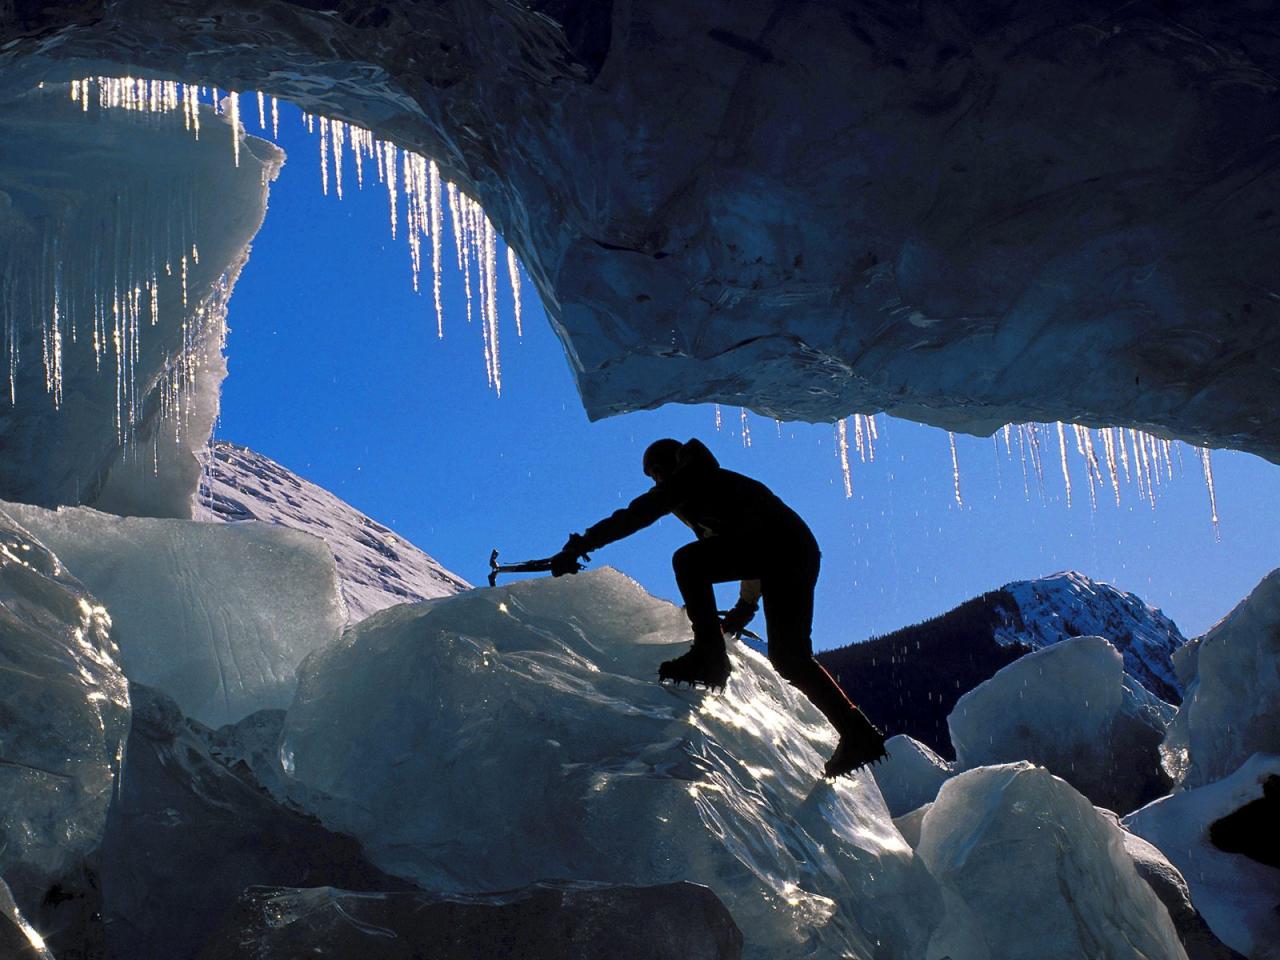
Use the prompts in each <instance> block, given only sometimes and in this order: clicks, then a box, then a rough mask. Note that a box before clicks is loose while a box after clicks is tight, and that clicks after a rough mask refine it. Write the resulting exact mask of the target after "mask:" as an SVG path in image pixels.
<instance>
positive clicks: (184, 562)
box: [0, 504, 346, 726]
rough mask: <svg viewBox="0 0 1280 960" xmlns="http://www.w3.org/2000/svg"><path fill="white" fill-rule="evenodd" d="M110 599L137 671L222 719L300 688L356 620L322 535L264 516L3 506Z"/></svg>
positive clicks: (212, 718) (190, 711)
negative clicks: (313, 659) (216, 518)
mask: <svg viewBox="0 0 1280 960" xmlns="http://www.w3.org/2000/svg"><path fill="white" fill-rule="evenodd" d="M0 508H2V509H4V510H7V511H9V512H10V514H11V515H12V516H14V517H16V518H20V520H21V523H22V524H23V525H24V526H26V527H28V529H31V530H32V531H34V532H37V535H38V536H39V537H40V539H41V541H42V542H44V543H45V544H46V545H48V546H50V547H51V548H52V549H54V550H55V551H57V554H58V557H59V558H60V559H61V560H62V562H63V563H65V564H66V566H67V568H68V569H69V570H71V571H72V572H73V573H74V574H75V575H76V576H77V577H78V578H80V580H81V581H83V582H84V583H86V584H89V585H91V589H92V590H93V591H94V594H95V596H97V597H98V600H99V601H100V602H101V603H103V604H105V605H106V609H107V611H108V612H109V613H110V616H111V619H112V622H113V624H114V632H113V637H114V639H115V641H116V643H118V644H119V647H120V655H121V662H122V664H123V667H124V671H125V673H126V674H127V675H128V676H129V679H131V680H137V681H139V682H141V683H145V684H148V685H150V686H154V687H157V688H159V689H160V690H162V691H164V692H165V693H167V694H169V695H170V696H172V697H173V698H174V699H175V700H176V701H177V702H178V705H179V706H180V707H181V708H182V710H183V712H184V713H186V714H187V715H188V716H191V717H194V718H196V719H197V720H200V721H201V722H203V723H207V724H210V725H212V726H218V725H221V724H224V723H231V722H234V721H236V720H239V719H241V718H242V717H243V716H245V715H246V714H248V713H252V712H253V711H255V710H261V709H264V708H269V707H283V706H285V705H287V704H288V703H289V701H290V699H291V698H292V696H293V690H294V685H295V683H296V670H297V667H298V664H299V663H301V662H302V660H303V658H304V657H305V656H306V655H307V654H308V653H310V652H311V651H313V650H317V649H320V648H322V647H324V646H327V645H328V644H330V643H333V642H334V641H335V640H336V639H337V636H338V631H339V630H340V629H341V627H342V624H343V623H344V622H345V620H346V610H345V608H344V607H343V604H342V598H341V595H340V593H339V588H338V580H337V573H336V571H335V568H334V562H333V554H332V553H330V551H329V548H328V547H326V546H325V544H324V543H323V541H321V540H319V539H317V538H315V537H312V536H310V535H309V534H305V533H301V532H299V531H296V530H290V529H287V528H285V527H280V526H275V525H271V524H264V523H246V524H235V525H224V524H209V523H198V522H196V521H193V520H172V519H159V518H149V517H117V516H113V515H111V514H106V513H100V512H98V511H96V510H91V509H89V508H87V507H64V508H62V509H60V510H57V511H52V510H45V509H43V508H41V507H32V506H27V505H24V504H0Z"/></svg>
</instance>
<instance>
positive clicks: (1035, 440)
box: [71, 77, 1218, 532]
mask: <svg viewBox="0 0 1280 960" xmlns="http://www.w3.org/2000/svg"><path fill="white" fill-rule="evenodd" d="M95 88H96V91H97V97H96V100H97V103H98V105H99V106H100V107H103V108H118V109H125V110H137V111H145V112H150V113H176V112H178V111H181V113H182V116H183V122H184V125H185V127H186V129H188V130H189V131H191V132H192V134H193V136H195V137H196V138H197V139H198V138H199V136H200V104H201V102H202V97H205V96H207V97H209V100H210V103H211V105H212V107H213V109H214V112H215V113H225V114H226V115H227V119H228V121H229V122H230V123H231V125H232V127H233V136H232V138H231V139H232V150H233V162H234V163H235V164H236V166H239V164H240V133H241V132H242V131H243V129H244V124H243V121H242V115H241V106H240V95H239V93H237V92H234V91H227V95H226V98H225V99H223V98H222V97H220V96H219V91H218V89H217V88H216V87H204V86H198V85H192V84H185V83H178V82H176V81H169V80H143V79H137V78H128V77H124V78H114V77H89V78H84V79H82V80H78V81H72V83H71V98H72V100H74V101H76V102H78V103H81V104H82V105H83V108H84V109H85V110H87V109H88V108H89V103H90V99H91V97H92V92H93V90H94V89H95ZM255 97H256V101H257V115H258V126H259V129H260V130H263V131H265V130H266V129H267V126H268V118H269V119H270V128H271V134H272V137H273V138H275V139H278V138H279V125H280V110H279V102H278V100H277V99H276V98H275V97H268V96H266V95H265V94H264V93H263V92H261V91H257V92H256V93H255ZM302 119H303V123H305V124H306V126H307V130H308V131H309V132H311V133H313V134H314V133H315V132H316V130H317V128H318V130H319V149H320V178H321V190H322V191H323V193H324V194H325V195H326V196H327V195H328V194H329V189H330V185H331V183H332V186H333V188H334V191H335V193H336V194H337V196H338V198H339V199H341V197H342V195H343V187H344V155H345V153H346V151H348V150H350V152H351V154H352V158H353V166H354V168H355V178H356V186H357V189H363V187H364V178H365V167H366V165H369V166H371V167H372V169H373V171H374V172H375V174H376V176H377V179H378V182H379V183H381V184H383V185H384V186H385V188H386V190H387V195H388V201H389V205H390V226H391V235H392V237H393V238H394V237H395V236H396V235H397V231H398V228H399V221H400V194H401V192H403V195H404V220H405V228H406V232H407V234H408V242H409V256H410V266H411V271H412V279H413V288H414V290H415V291H417V290H419V289H420V278H421V273H422V261H423V240H424V239H430V241H431V268H432V293H433V298H434V301H435V314H436V335H437V336H438V337H443V336H444V309H443V304H442V300H441V291H440V275H441V257H442V249H441V248H442V235H443V228H444V210H445V207H446V206H447V208H448V211H449V219H450V225H451V227H452V233H453V241H454V250H455V253H456V258H457V266H458V270H459V271H460V272H461V273H462V276H463V284H464V286H465V289H466V316H467V321H468V323H470V322H472V320H473V312H474V314H475V315H477V316H478V318H479V320H480V324H481V330H482V334H483V342H484V361H485V373H486V377H487V379H488V382H489V385H490V386H491V387H492V388H493V389H494V390H495V391H496V392H497V393H498V394H501V392H502V368H501V361H500V357H499V338H498V307H497V290H498V273H499V271H498V257H497V239H498V234H497V231H496V230H495V229H494V226H493V223H492V222H491V221H490V220H489V218H488V216H486V215H485V213H484V210H483V209H482V208H481V206H480V204H479V203H478V202H477V201H476V200H474V199H472V198H471V197H469V196H467V195H466V194H465V193H463V192H462V191H460V190H459V189H458V188H457V186H456V185H455V184H453V183H452V182H448V181H442V178H441V176H440V170H439V167H438V166H437V164H436V162H435V161H434V160H432V159H430V158H428V157H424V156H423V155H421V154H418V153H415V152H413V151H410V150H401V149H399V148H398V147H396V145H395V144H394V143H391V142H390V141H386V140H381V139H378V138H377V137H375V136H374V135H373V133H372V132H371V131H369V130H366V129H364V128H362V127H358V126H355V125H354V124H349V123H346V122H344V121H341V120H334V119H331V118H329V117H324V116H319V117H317V116H316V115H314V114H308V113H303V115H302ZM331 168H332V180H331V177H330V169H331ZM348 169H349V168H348ZM506 268H507V269H506V273H507V280H508V282H509V284H510V288H511V294H512V297H513V300H514V303H515V325H516V335H517V336H522V335H523V329H522V315H521V291H520V264H519V261H518V259H517V258H516V255H515V251H514V250H512V249H511V248H510V247H507V248H506ZM473 272H474V274H475V276H476V281H477V284H478V288H479V289H478V297H473V287H472V274H473ZM476 299H478V300H479V303H478V305H477V304H475V300H476ZM715 425H716V429H717V430H720V429H721V426H722V415H721V410H720V406H719V405H718V404H717V405H716V406H715ZM739 425H740V431H741V437H742V442H743V444H744V445H745V446H747V447H750V446H751V428H750V424H749V422H748V417H747V411H746V409H745V408H740V409H739ZM1068 430H1070V432H1071V433H1072V434H1073V435H1074V444H1069V443H1068V439H1067V433H1068ZM1042 432H1043V433H1044V434H1045V436H1042ZM1054 432H1056V434H1057V459H1058V463H1059V466H1060V468H1061V471H1062V479H1063V483H1064V486H1065V489H1066V498H1067V505H1068V507H1069V506H1070V505H1071V503H1072V495H1073V493H1072V479H1071V468H1070V464H1069V461H1068V448H1069V446H1072V445H1074V447H1075V450H1076V453H1077V454H1078V456H1080V457H1081V458H1082V459H1083V460H1084V464H1085V477H1086V480H1087V482H1088V487H1089V502H1090V505H1091V506H1092V507H1094V508H1096V507H1097V502H1098V495H1099V491H1105V490H1106V488H1107V487H1108V486H1109V487H1110V488H1111V491H1112V494H1113V496H1114V498H1115V502H1116V504H1117V505H1119V504H1120V502H1121V486H1122V483H1123V484H1135V483H1136V485H1137V489H1138V498H1139V500H1145V501H1147V502H1148V503H1150V504H1151V506H1152V507H1153V508H1154V506H1155V502H1156V496H1157V490H1158V488H1159V487H1160V486H1161V485H1162V484H1163V483H1165V482H1166V481H1171V480H1172V479H1173V454H1172V451H1173V450H1174V449H1175V448H1174V447H1173V445H1172V444H1171V443H1170V441H1168V440H1165V439H1162V438H1159V437H1155V436H1152V435H1151V434H1148V433H1144V432H1142V431H1140V430H1135V429H1131V428H1129V429H1126V428H1121V427H1109V428H1103V429H1097V430H1090V429H1089V428H1087V427H1083V426H1080V425H1078V424H1063V423H1055V424H1035V423H1023V424H1006V425H1005V427H1004V429H1003V431H1002V435H1003V441H1004V447H1005V453H1006V455H1007V456H1009V457H1012V456H1013V445H1014V438H1015V437H1016V441H1017V447H1018V455H1019V459H1020V461H1021V464H1022V476H1023V491H1024V494H1025V495H1027V496H1030V477H1031V476H1032V475H1034V477H1035V481H1036V485H1037V488H1038V489H1040V490H1041V492H1043V487H1044V474H1045V466H1044V455H1045V451H1046V450H1047V448H1048V447H1049V445H1050V444H1051V442H1052V436H1051V435H1052V434H1053V433H1054ZM850 434H852V438H853V450H854V453H855V454H856V456H857V457H858V459H859V460H860V461H861V462H863V463H867V462H868V461H874V460H875V444H876V441H877V440H878V439H879V431H878V427H877V418H876V416H875V415H865V414H854V415H852V416H851V417H848V418H846V419H844V420H840V421H839V422H837V423H836V425H835V440H836V442H835V449H836V456H837V458H838V460H839V464H840V471H841V477H842V480H843V484H844V493H845V497H846V498H852V496H853V477H852V469H851V455H850ZM947 438H948V444H949V448H950V454H951V467H952V479H953V488H954V494H955V500H956V503H957V505H960V506H963V505H964V499H963V496H962V494H961V488H960V463H959V457H958V454H957V451H956V442H955V435H954V434H953V433H950V432H948V434H947ZM1000 438H1001V434H1000V433H998V434H997V435H996V436H995V437H994V438H993V440H994V441H995V443H996V447H997V451H998V450H999V444H1000ZM1192 449H1194V450H1195V452H1196V456H1197V459H1198V460H1199V461H1200V467H1201V470H1202V473H1203V476H1204V481H1205V485H1206V488H1207V490H1208V494H1209V509H1210V517H1211V520H1212V523H1213V526H1214V530H1215V532H1216V531H1217V529H1218V505H1217V494H1216V491H1215V489H1214V480H1213V467H1212V463H1211V460H1210V452H1209V450H1208V449H1206V448H1201V447H1194V448H1192ZM1178 458H1179V462H1180V461H1181V453H1180V452H1179V454H1178ZM1028 465H1030V473H1029V472H1028ZM1122 477H1123V480H1122V479H1121V478H1122Z"/></svg>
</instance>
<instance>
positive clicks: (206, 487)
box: [197, 440, 470, 622]
mask: <svg viewBox="0 0 1280 960" xmlns="http://www.w3.org/2000/svg"><path fill="white" fill-rule="evenodd" d="M202 460H203V462H204V473H203V475H202V476H201V480H200V484H201V485H200V509H199V510H198V511H197V518H198V519H212V520H222V521H226V522H229V523H239V522H241V521H244V520H261V521H264V522H266V523H275V524H279V525H280V526H284V527H291V528H293V529H295V530H301V531H303V532H304V533H309V534H312V535H313V536H316V537H319V538H320V539H321V540H323V541H324V542H325V543H326V544H328V546H329V549H330V550H332V551H333V559H334V561H335V563H336V564H337V567H338V580H339V582H340V583H341V585H342V599H343V600H344V601H345V602H346V606H347V616H348V617H349V618H350V619H351V621H352V622H354V621H356V620H362V619H364V618H365V617H367V616H368V615H369V614H371V613H374V612H376V611H378V610H382V609H383V608H385V607H389V606H391V605H393V604H396V603H409V602H413V601H415V600H429V599H431V598H433V597H446V596H450V595H452V594H455V593H459V592H461V591H462V590H466V589H469V588H470V584H468V583H467V582H466V581H465V580H463V579H462V578H460V577H458V576H457V575H456V574H454V573H451V572H450V571H448V570H446V569H445V568H444V567H442V566H441V565H440V564H439V563H437V562H436V561H435V560H433V559H432V558H431V557H429V556H427V555H426V554H425V553H423V552H422V551H421V550H419V549H418V548H417V547H415V546H414V545H413V544H412V543H409V541H407V540H405V539H404V538H403V537H400V536H398V535H397V534H395V533H393V532H392V531H391V530H389V529H387V528H386V527H384V526H383V525H382V524H380V523H378V522H377V521H375V520H371V519H370V518H369V517H367V516H365V515H364V514H363V513H361V512H360V511H358V510H356V509H355V508H354V507H352V506H351V505H350V504H347V503H344V502H343V501H342V500H339V499H338V498H337V497H335V496H334V495H333V494H332V493H330V492H329V491H328V490H324V489H322V488H320V487H317V486H316V485H315V484H314V483H311V482H310V481H307V480H304V479H302V478H301V477H299V476H298V475H296V474H294V473H293V472H291V471H289V470H287V469H285V468H284V467H282V466H281V465H280V464H278V463H276V462H275V461H273V460H271V459H269V458H267V457H264V456H262V454H260V453H255V452H254V451H252V450H250V449H249V448H248V447H241V446H237V445H236V444H233V443H228V442H226V441H223V440H216V441H213V442H212V443H211V444H210V445H209V447H208V448H206V449H205V450H204V451H202Z"/></svg>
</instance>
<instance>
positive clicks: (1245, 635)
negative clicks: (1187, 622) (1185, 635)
mask: <svg viewBox="0 0 1280 960" xmlns="http://www.w3.org/2000/svg"><path fill="white" fill-rule="evenodd" d="M1179 666H1180V667H1182V666H1183V664H1179ZM1185 667H1186V672H1187V674H1188V678H1189V682H1188V690H1187V695H1186V697H1185V698H1184V699H1183V701H1182V708H1181V709H1180V710H1179V711H1178V714H1177V716H1175V717H1174V719H1173V723H1172V724H1170V726H1169V732H1168V734H1167V735H1166V737H1165V741H1164V744H1163V746H1162V747H1161V752H1162V754H1163V756H1164V764H1165V768H1166V769H1167V770H1168V771H1169V773H1170V775H1171V776H1173V777H1174V779H1176V780H1179V781H1181V782H1182V784H1183V785H1184V786H1188V787H1196V786H1202V785H1204V784H1207V783H1210V782H1212V781H1214V780H1220V779H1221V778H1223V777H1225V776H1227V775H1228V774H1230V773H1234V772H1235V770H1236V769H1237V768H1238V767H1239V766H1240V765H1241V764H1242V763H1244V762H1245V761H1246V760H1248V759H1249V757H1250V756H1252V755H1253V754H1254V753H1260V752H1261V753H1280V570H1276V571H1273V572H1271V573H1269V574H1267V576H1266V577H1264V578H1263V580H1262V582H1261V583H1259V584H1258V586H1257V587H1255V588H1254V590H1253V592H1252V593H1250V594H1249V596H1248V597H1246V598H1245V599H1244V600H1243V601H1241V602H1240V604H1239V605H1238V606H1237V607H1236V608H1235V609H1234V610H1232V611H1231V612H1230V613H1229V614H1227V616H1226V617H1224V618H1223V620H1222V621H1221V622H1220V623H1218V624H1217V625H1216V626H1214V627H1213V628H1212V629H1211V630H1210V631H1209V632H1208V633H1206V634H1205V635H1204V636H1203V637H1199V638H1197V640H1196V641H1195V646H1194V647H1193V648H1192V649H1190V650H1189V651H1188V653H1187V661H1186V664H1185Z"/></svg>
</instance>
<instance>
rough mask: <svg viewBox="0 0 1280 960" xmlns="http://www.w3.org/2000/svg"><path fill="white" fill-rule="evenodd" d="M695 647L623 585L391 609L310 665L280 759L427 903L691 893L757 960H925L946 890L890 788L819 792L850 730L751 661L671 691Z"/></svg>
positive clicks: (674, 611) (852, 784)
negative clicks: (665, 663)
mask: <svg viewBox="0 0 1280 960" xmlns="http://www.w3.org/2000/svg"><path fill="white" fill-rule="evenodd" d="M687 637H688V623H687V620H686V619H685V618H684V616H683V614H682V613H681V612H680V610H679V609H678V608H676V607H674V606H672V605H670V604H667V603H664V602H661V601H658V600H655V599H654V598H652V597H649V596H648V595H647V594H645V593H644V592H643V591H642V590H641V589H640V588H639V587H638V586H637V585H636V584H635V583H634V582H632V581H631V580H629V579H628V578H626V577H624V576H623V575H621V574H619V573H617V572H615V571H613V570H609V569H604V570H599V571H595V572H592V573H587V574H581V575H579V576H577V577H573V578H563V579H560V580H541V581H527V582H524V583H518V584H514V585H512V586H510V587H505V588H501V589H496V590H476V591H472V592H470V593H466V594H462V595H460V596H458V597H454V598H448V599H444V600H436V601H430V602H427V603H423V604H417V605H414V606H400V607H393V608H391V609H389V610H385V611H383V612H381V613H378V614H375V615H374V616H372V617H370V618H369V619H367V620H365V621H363V622H362V623H360V624H358V625H356V626H355V627H353V628H350V629H349V630H348V631H347V632H346V634H345V635H344V639H343V641H342V643H341V644H339V645H337V646H335V647H333V648H330V649H328V650H326V651H323V652H321V653H319V654H317V655H316V656H314V657H312V658H311V659H309V660H308V661H307V663H306V664H305V665H304V667H303V670H302V676H301V680H300V686H299V691H298V696H297V699H296V700H295V702H294V704H293V706H292V707H291V708H290V710H289V713H288V715H287V719H286V726H285V734H284V745H283V752H284V755H285V757H286V758H287V760H288V761H289V762H290V763H291V764H292V770H293V773H294V775H295V776H296V777H297V778H298V779H299V780H300V781H302V782H304V783H306V784H308V785H309V786H312V787H315V788H318V789H320V790H322V791H325V792H326V793H328V794H330V795H331V796H333V797H334V798H335V802H336V805H337V809H336V810H334V809H328V810H326V811H325V816H326V819H327V820H335V821H336V822H330V823H329V825H330V826H331V827H336V828H338V829H342V830H346V831H350V832H352V833H354V834H356V835H357V836H358V837H359V838H360V839H361V841H362V842H363V843H364V845H365V848H366V850H367V851H368V852H369V854H370V856H371V857H372V858H373V859H374V861H375V862H376V863H377V864H378V865H379V866H380V867H382V868H383V869H385V870H388V871H390V872H392V873H397V874H400V875H404V876H408V877H411V878H412V879H414V880H416V881H418V882H420V883H421V884H422V885H423V886H424V887H426V888H427V889H455V890H462V891H484V890H493V889H507V888H512V887H518V886H522V885H524V884H526V883H530V882H533V881H535V880H539V879H545V878H552V877H562V878H587V879H591V880H599V881H605V882H611V883H612V882H617V883H664V882H668V881H672V880H693V881H695V882H699V883H704V884H707V885H709V886H710V887H711V888H712V889H713V890H714V891H715V892H716V893H717V894H718V895H719V896H720V897H721V899H723V900H724V902H725V903H726V905H727V906H728V907H729V910H730V912H731V913H732V914H733V916H734V919H735V920H736V921H737V922H738V924H739V926H740V927H741V928H742V930H743V933H744V935H745V937H746V941H747V944H748V952H747V956H750V957H756V958H762V957H766V956H768V957H798V956H807V955H809V954H810V953H811V952H816V954H818V955H823V956H834V955H838V954H840V953H841V952H842V951H844V952H850V953H853V954H854V955H857V956H882V955H889V956H895V957H902V958H904V960H905V958H906V957H916V956H921V955H923V954H922V949H923V944H924V938H925V937H926V936H927V930H928V928H929V926H930V924H931V919H932V916H933V914H934V912H935V907H936V901H935V899H934V898H935V894H934V886H933V883H932V881H931V880H930V879H929V878H928V876H927V875H926V874H925V873H924V872H923V871H922V870H921V869H920V866H919V864H918V863H916V862H915V861H914V858H913V856H912V853H911V850H910V848H909V847H908V846H907V844H906V843H905V842H904V841H903V839H902V837H901V835H900V834H899V833H898V831H897V829H896V828H895V827H894V826H893V822H892V821H891V820H890V818H889V814H888V811H887V810H886V809H885V805H884V801H883V800H882V799H881V797H880V793H879V791H878V790H877V788H876V786H875V781H874V780H873V779H872V777H871V775H870V774H869V773H863V774H861V775H859V776H857V777H855V778H853V779H847V780H842V781H840V782H839V783H837V784H835V785H834V786H832V785H829V784H827V783H825V782H823V781H822V780H821V779H820V777H819V771H820V770H821V761H822V759H823V757H824V755H825V754H827V753H829V752H830V750H831V749H832V748H833V747H834V738H833V734H832V732H831V731H830V728H829V727H827V726H826V724H825V722H824V721H822V719H821V717H820V715H819V714H818V713H817V712H816V711H815V710H814V709H813V708H812V707H810V706H809V705H808V704H805V703H802V702H801V701H800V700H798V699H797V695H796V694H795V693H794V692H793V691H792V690H791V688H789V687H788V686H786V685H785V684H784V683H783V682H782V681H781V680H780V679H779V678H778V677H777V675H776V674H775V673H774V672H773V670H772V669H771V668H770V667H769V666H768V664H767V663H765V661H764V659H763V658H762V657H761V656H760V655H759V654H756V653H755V652H753V651H750V650H748V649H746V648H745V647H741V646H737V647H735V648H734V652H733V658H734V664H735V673H734V675H733V676H732V678H731V679H730V681H729V686H728V689H727V690H726V692H725V693H724V694H723V695H720V696H708V695H705V694H703V693H693V692H690V691H689V690H687V689H685V690H675V689H673V688H666V687H662V686H659V685H658V684H657V683H656V682H655V675H656V670H657V666H658V663H659V662H660V661H662V660H664V659H666V658H668V657H671V656H673V655H674V654H676V653H678V652H680V650H681V649H682V644H680V643H679V642H678V641H681V640H685V639H687ZM878 943H879V944H883V946H880V947H877V946H876V944H878ZM886 951H887V954H886Z"/></svg>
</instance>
